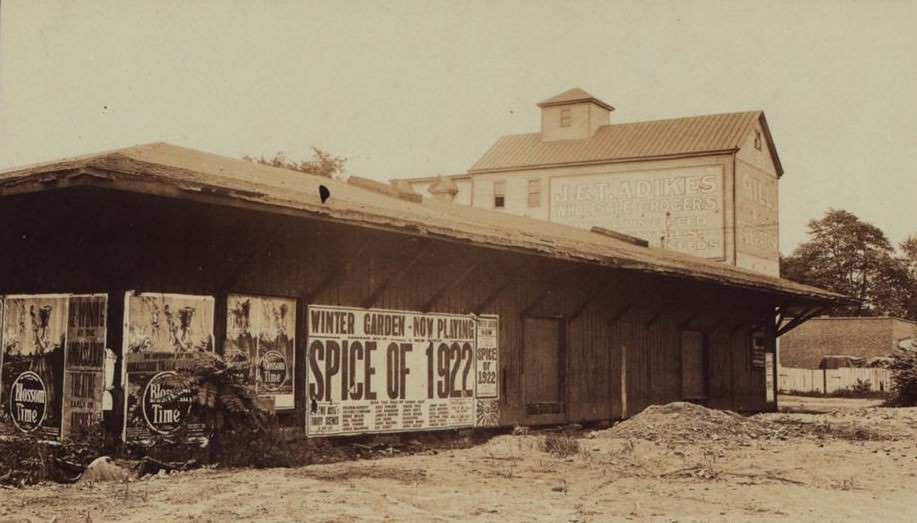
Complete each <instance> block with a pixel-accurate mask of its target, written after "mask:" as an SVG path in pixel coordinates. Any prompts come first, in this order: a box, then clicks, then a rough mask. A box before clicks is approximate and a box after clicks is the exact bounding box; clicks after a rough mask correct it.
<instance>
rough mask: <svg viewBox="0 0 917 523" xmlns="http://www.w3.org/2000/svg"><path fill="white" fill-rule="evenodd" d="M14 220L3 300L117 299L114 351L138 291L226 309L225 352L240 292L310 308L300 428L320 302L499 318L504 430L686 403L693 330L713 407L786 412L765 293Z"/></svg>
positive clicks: (519, 259)
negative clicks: (686, 352)
mask: <svg viewBox="0 0 917 523" xmlns="http://www.w3.org/2000/svg"><path fill="white" fill-rule="evenodd" d="M0 219H2V223H3V224H4V227H2V231H0V241H2V244H0V245H3V254H2V255H0V294H13V293H40V292H74V293H78V292H106V291H107V292H109V297H110V309H111V310H110V314H109V322H110V324H109V340H110V343H111V345H112V347H113V348H115V349H118V348H119V347H120V344H121V322H122V317H123V316H122V315H123V311H121V310H120V309H121V307H122V303H123V295H124V292H125V291H126V290H128V289H134V290H137V291H143V292H174V293H186V294H205V295H212V296H215V297H216V298H217V300H216V303H217V304H218V305H217V311H216V315H215V318H216V325H215V333H216V337H217V339H216V347H218V348H219V347H221V346H222V343H223V336H225V325H224V322H225V296H226V294H228V293H233V292H238V293H252V294H263V295H277V296H288V297H295V298H297V299H298V300H299V313H298V316H299V318H300V320H299V326H298V330H297V335H298V336H297V340H298V341H297V343H298V347H297V350H298V354H299V355H300V356H298V357H297V361H298V364H297V389H296V391H295V392H296V397H297V407H298V409H299V411H300V416H301V413H302V409H303V407H304V400H303V398H304V393H303V390H302V385H303V382H304V375H305V374H304V373H305V366H304V361H305V358H304V357H302V356H303V355H304V352H305V347H306V340H305V338H304V336H303V333H304V332H305V328H304V323H303V321H302V316H303V311H304V309H305V306H306V305H307V304H310V303H315V304H326V305H340V306H351V307H375V308H386V309H399V310H418V311H432V312H446V313H453V312H454V313H469V312H474V313H478V314H497V315H499V316H500V340H499V341H500V364H501V370H500V376H499V380H500V388H501V422H502V423H503V424H505V425H513V424H528V423H556V422H567V421H570V422H574V421H584V420H605V419H615V418H620V417H623V416H630V415H634V414H636V413H637V412H639V411H640V410H641V409H643V408H644V407H645V406H647V405H649V404H653V403H663V402H669V401H674V400H679V399H681V398H682V392H681V385H682V383H681V351H680V339H681V336H680V333H681V331H682V330H683V329H692V330H698V331H701V332H703V333H704V343H705V355H706V357H705V359H706V361H705V363H704V365H705V368H706V369H707V379H706V382H707V383H706V387H707V400H706V402H707V403H708V404H709V405H711V406H714V407H721V408H730V409H740V410H763V409H767V408H773V407H774V406H775V405H774V404H767V403H766V402H765V401H764V400H765V380H764V369H756V368H753V365H752V363H751V353H750V350H751V349H750V336H751V329H752V325H753V324H758V325H764V326H766V330H767V339H768V349H769V350H771V351H773V336H774V332H773V327H772V323H773V310H774V306H775V305H776V303H774V300H773V298H769V297H768V296H766V295H760V294H752V293H748V292H740V291H738V290H729V289H725V288H723V287H720V286H716V285H712V284H704V283H699V282H696V281H691V280H687V279H676V278H663V277H659V276H650V275H645V274H641V273H635V272H628V271H621V270H613V269H610V268H601V267H597V266H591V265H586V264H581V263H576V264H574V263H569V262H564V261H561V260H556V259H548V258H544V257H539V256H534V255H531V254H525V253H518V252H512V251H509V250H497V249H491V248H484V247H480V246H474V245H470V244H467V243H461V242H457V241H454V240H451V239H445V238H429V237H421V236H418V235H411V234H410V231H406V232H405V233H395V232H391V231H385V230H381V229H374V228H364V227H356V226H352V225H343V224H337V223H332V222H328V221H322V220H318V219H311V218H301V217H295V216H287V215H281V214H271V213H267V212H255V211H251V210H242V209H235V208H230V207H218V206H212V205H203V204H199V203H197V204H195V203H190V202H184V201H179V200H172V199H166V198H160V197H153V196H147V195H142V194H133V193H122V192H116V191H108V190H100V189H88V188H86V189H69V190H66V191H50V192H45V193H41V194H35V195H24V196H18V197H15V198H6V199H4V201H3V202H2V204H0ZM526 318H553V319H556V320H557V321H558V322H559V325H560V332H561V333H562V336H561V340H560V347H559V350H560V354H561V359H560V360H559V361H560V362H561V365H562V368H561V369H559V371H560V374H559V375H560V386H561V388H562V390H561V395H560V396H561V398H560V399H561V401H560V402H559V403H560V405H558V406H557V408H555V409H553V410H552V408H543V407H544V406H541V407H538V408H533V407H532V405H531V403H532V401H530V399H531V398H526V384H525V382H526V379H527V378H528V379H530V380H537V379H538V377H537V376H525V372H524V370H525V355H526V351H537V350H539V349H538V347H542V346H549V345H550V344H544V343H537V342H533V341H532V340H527V339H526V332H525V331H526V329H525V319H526ZM530 330H531V329H530ZM530 336H531V334H530ZM529 356H531V357H534V358H538V357H540V356H539V355H538V354H534V355H533V354H531V353H530V354H529ZM622 370H623V377H622ZM622 379H623V380H624V384H623V386H622ZM533 386H536V385H534V384H532V383H530V384H529V387H533ZM528 390H529V391H533V390H534V389H532V388H529V389H528ZM532 394H534V392H530V393H529V395H530V396H531V395H532ZM536 395H537V394H536ZM625 396H626V401H625V400H624V397H625ZM536 399H539V398H536ZM549 407H550V406H549ZM293 421H296V422H297V423H298V422H300V421H301V417H298V418H296V420H293Z"/></svg>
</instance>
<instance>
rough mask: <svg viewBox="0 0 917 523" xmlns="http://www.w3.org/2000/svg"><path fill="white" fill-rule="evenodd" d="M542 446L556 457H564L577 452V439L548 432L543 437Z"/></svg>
mask: <svg viewBox="0 0 917 523" xmlns="http://www.w3.org/2000/svg"><path fill="white" fill-rule="evenodd" d="M542 446H543V449H544V451H545V452H547V453H548V454H551V455H554V456H557V457H558V458H566V457H569V456H574V455H576V454H577V453H579V441H577V439H576V438H574V437H571V436H568V435H566V434H561V433H557V432H551V433H548V435H546V436H545V437H544V442H543V443H542Z"/></svg>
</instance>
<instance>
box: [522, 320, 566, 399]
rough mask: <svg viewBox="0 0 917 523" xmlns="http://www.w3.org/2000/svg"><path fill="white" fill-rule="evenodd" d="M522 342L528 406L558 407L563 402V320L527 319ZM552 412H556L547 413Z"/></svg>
mask: <svg viewBox="0 0 917 523" xmlns="http://www.w3.org/2000/svg"><path fill="white" fill-rule="evenodd" d="M523 340H524V343H525V349H524V351H523V352H524V354H523V358H524V362H523V365H524V367H523V373H524V374H523V375H524V377H525V403H526V404H527V405H530V406H536V405H542V406H547V405H548V404H555V405H558V406H559V405H560V404H561V403H562V402H563V401H564V399H563V370H564V369H563V363H564V362H563V358H562V354H561V351H562V344H561V322H560V320H556V319H544V318H526V320H525V332H524V333H523ZM535 408H536V409H538V407H535ZM550 410H553V409H549V410H548V412H544V413H546V414H547V413H549V412H550ZM551 413H558V411H557V410H555V411H554V412H551Z"/></svg>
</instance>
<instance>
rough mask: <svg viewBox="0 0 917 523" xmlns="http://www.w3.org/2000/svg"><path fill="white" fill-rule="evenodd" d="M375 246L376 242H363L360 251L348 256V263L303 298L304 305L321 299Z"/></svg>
mask: <svg viewBox="0 0 917 523" xmlns="http://www.w3.org/2000/svg"><path fill="white" fill-rule="evenodd" d="M374 246H375V242H373V241H366V242H363V244H362V245H361V246H360V248H359V249H357V252H356V253H354V254H353V256H348V259H347V262H345V263H343V264H340V265H338V266H337V269H336V270H333V271H331V274H329V275H328V277H327V278H325V279H324V280H322V281H321V282H319V284H318V285H317V286H316V287H315V289H313V290H312V291H311V292H309V293H308V294H305V295H304V296H303V303H305V304H306V305H308V304H310V303H313V302H314V301H315V299H316V298H318V297H320V296H321V295H322V294H324V293H325V291H327V290H328V289H329V288H331V287H332V286H333V285H334V284H335V283H337V282H338V280H339V279H340V278H341V277H342V276H343V275H345V274H347V273H348V272H350V270H351V269H353V266H354V264H355V263H356V261H357V260H361V259H362V258H363V253H365V252H366V251H368V250H369V249H370V248H372V247H374Z"/></svg>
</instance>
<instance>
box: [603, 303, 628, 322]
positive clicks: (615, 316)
mask: <svg viewBox="0 0 917 523" xmlns="http://www.w3.org/2000/svg"><path fill="white" fill-rule="evenodd" d="M633 306H634V304H633V303H628V304H627V305H625V306H623V307H621V308H620V309H618V311H617V312H616V313H614V314H612V315H611V316H609V317H608V325H609V326H611V325H614V324H615V323H618V321H619V320H620V319H621V318H623V317H624V315H625V314H627V313H628V312H630V310H631V309H632V308H633Z"/></svg>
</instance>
